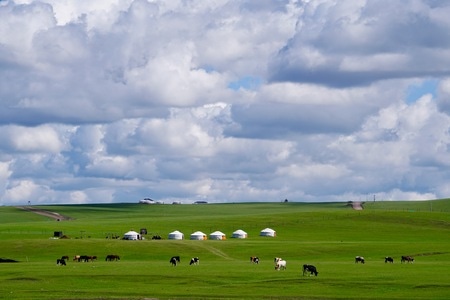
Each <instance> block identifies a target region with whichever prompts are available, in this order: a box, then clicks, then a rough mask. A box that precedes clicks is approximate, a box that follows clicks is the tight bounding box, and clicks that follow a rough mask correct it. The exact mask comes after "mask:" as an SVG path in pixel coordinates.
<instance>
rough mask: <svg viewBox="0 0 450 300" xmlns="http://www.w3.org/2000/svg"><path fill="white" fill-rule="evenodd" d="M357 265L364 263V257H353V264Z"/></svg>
mask: <svg viewBox="0 0 450 300" xmlns="http://www.w3.org/2000/svg"><path fill="white" fill-rule="evenodd" d="M357 263H362V264H363V263H365V260H364V257H362V256H356V257H355V264H357Z"/></svg>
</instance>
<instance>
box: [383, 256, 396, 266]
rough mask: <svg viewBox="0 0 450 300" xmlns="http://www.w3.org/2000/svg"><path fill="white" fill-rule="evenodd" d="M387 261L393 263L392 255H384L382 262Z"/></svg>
mask: <svg viewBox="0 0 450 300" xmlns="http://www.w3.org/2000/svg"><path fill="white" fill-rule="evenodd" d="M388 262H390V263H391V264H393V263H394V259H393V258H392V257H390V256H386V257H385V258H384V263H388Z"/></svg>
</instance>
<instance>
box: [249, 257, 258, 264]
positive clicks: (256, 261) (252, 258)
mask: <svg viewBox="0 0 450 300" xmlns="http://www.w3.org/2000/svg"><path fill="white" fill-rule="evenodd" d="M250 262H252V263H254V264H259V257H258V256H250Z"/></svg>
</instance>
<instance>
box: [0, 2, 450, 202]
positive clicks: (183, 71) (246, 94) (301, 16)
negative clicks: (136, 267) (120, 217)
mask: <svg viewBox="0 0 450 300" xmlns="http://www.w3.org/2000/svg"><path fill="white" fill-rule="evenodd" d="M449 15H450V2H449V1H439V0H404V1H392V0H352V1H340V0H298V1H296V0H286V1H284V0H277V1H274V0H272V1H269V0H258V1H252V0H232V1H228V0H214V1H213V0H211V1H190V0H173V1H166V0H96V1H89V0H40V1H33V0H0V204H2V205H19V204H26V203H28V201H30V203H31V204H54V203H55V204H56V203H71V204H78V203H110V202H138V201H139V200H140V199H143V198H147V197H149V198H152V199H155V200H160V201H164V202H165V203H171V202H173V201H181V202H183V203H192V202H193V201H198V200H206V201H209V202H256V201H258V202H277V201H282V200H284V199H288V200H289V201H295V202H300V201H304V202H322V201H349V200H350V201H358V200H363V201H367V200H370V201H371V200H373V198H374V197H376V199H377V200H426V199H436V198H446V197H449V196H450V133H449V130H450V19H449V18H448V16H449Z"/></svg>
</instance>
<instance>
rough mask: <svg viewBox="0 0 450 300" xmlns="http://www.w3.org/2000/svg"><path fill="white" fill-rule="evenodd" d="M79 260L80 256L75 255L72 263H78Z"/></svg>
mask: <svg viewBox="0 0 450 300" xmlns="http://www.w3.org/2000/svg"><path fill="white" fill-rule="evenodd" d="M80 259H81V256H80V255H75V256H74V257H73V261H78V262H79V261H80Z"/></svg>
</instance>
